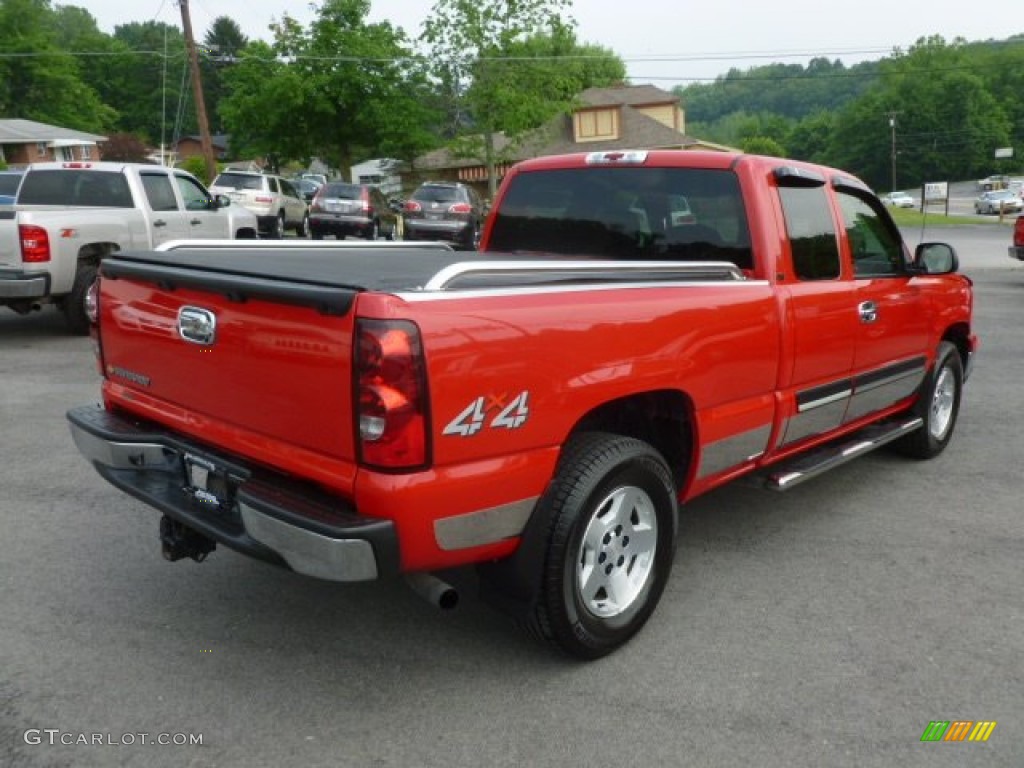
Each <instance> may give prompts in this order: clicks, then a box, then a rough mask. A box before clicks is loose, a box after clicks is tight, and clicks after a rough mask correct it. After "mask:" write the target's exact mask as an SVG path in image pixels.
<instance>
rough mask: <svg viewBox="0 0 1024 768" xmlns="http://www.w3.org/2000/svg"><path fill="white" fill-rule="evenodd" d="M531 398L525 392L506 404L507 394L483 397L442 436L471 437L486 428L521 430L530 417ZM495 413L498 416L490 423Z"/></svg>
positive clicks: (468, 406) (449, 425) (464, 412)
mask: <svg viewBox="0 0 1024 768" xmlns="http://www.w3.org/2000/svg"><path fill="white" fill-rule="evenodd" d="M529 397H530V393H529V392H528V391H526V390H524V391H522V392H520V393H519V394H518V395H516V397H515V398H514V399H513V400H512V402H510V403H508V404H506V400H507V398H508V395H507V393H504V392H503V393H501V394H500V395H482V396H480V397H478V398H476V399H474V400H473V401H472V402H471V403H470V404H469V405H467V406H466V407H465V408H463V409H462V411H460V412H459V415H458V416H456V417H455V418H454V419H452V420H451V421H450V422H448V425H447V426H446V427H445V428H444V431H443V432H442V434H444V435H461V436H462V437H471V436H472V435H475V434H476V433H477V432H479V431H480V430H481V429H483V428H484V426H487V427H488V428H489V429H519V427H521V426H523V424H525V423H526V420H527V419H528V418H529V417H530V408H529V404H528V401H529ZM495 411H496V412H497V413H496V415H495V416H494V417H493V418H491V419H490V422H488V417H489V416H490V414H492V413H495Z"/></svg>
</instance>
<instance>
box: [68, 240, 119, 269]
mask: <svg viewBox="0 0 1024 768" xmlns="http://www.w3.org/2000/svg"><path fill="white" fill-rule="evenodd" d="M120 250H121V246H120V245H118V244H117V243H109V242H101V243H88V244H87V245H83V246H82V247H81V248H79V249H78V257H77V264H78V266H81V265H86V266H90V267H97V266H99V263H100V260H101V259H103V258H104V257H105V256H109V255H110V254H112V253H116V252H117V251H120Z"/></svg>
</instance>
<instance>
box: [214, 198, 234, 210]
mask: <svg viewBox="0 0 1024 768" xmlns="http://www.w3.org/2000/svg"><path fill="white" fill-rule="evenodd" d="M229 205H231V198H230V197H228V196H227V195H217V196H216V197H214V198H213V207H214V208H227V207H228V206H229Z"/></svg>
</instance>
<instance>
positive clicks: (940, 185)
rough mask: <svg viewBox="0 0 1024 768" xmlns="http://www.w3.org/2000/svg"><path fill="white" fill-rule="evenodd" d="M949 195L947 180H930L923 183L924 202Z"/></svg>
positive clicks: (942, 198) (941, 198)
mask: <svg viewBox="0 0 1024 768" xmlns="http://www.w3.org/2000/svg"><path fill="white" fill-rule="evenodd" d="M948 197H949V182H948V181H930V182H925V185H924V199H925V202H935V201H938V200H945V199H946V198H948Z"/></svg>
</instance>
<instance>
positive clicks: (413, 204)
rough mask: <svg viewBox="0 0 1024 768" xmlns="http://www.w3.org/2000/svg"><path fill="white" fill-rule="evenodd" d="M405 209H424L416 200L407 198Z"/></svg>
mask: <svg viewBox="0 0 1024 768" xmlns="http://www.w3.org/2000/svg"><path fill="white" fill-rule="evenodd" d="M405 210H407V211H422V210H423V206H421V205H420V204H419V203H417V202H416V201H415V200H406V201H405Z"/></svg>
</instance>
